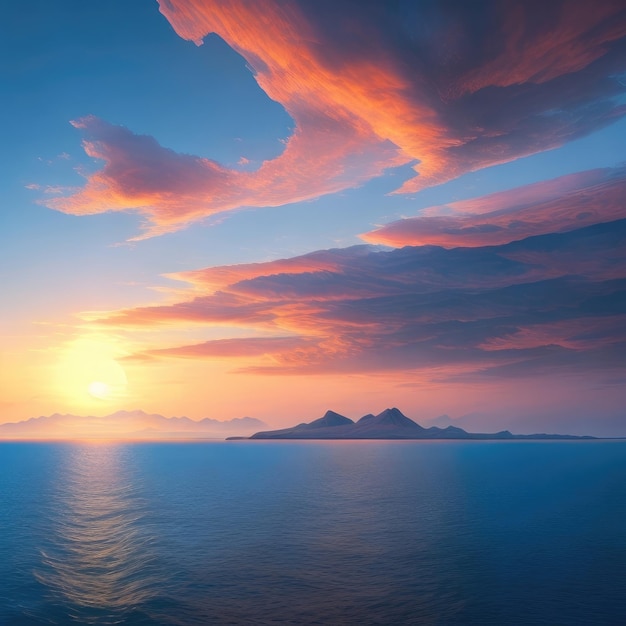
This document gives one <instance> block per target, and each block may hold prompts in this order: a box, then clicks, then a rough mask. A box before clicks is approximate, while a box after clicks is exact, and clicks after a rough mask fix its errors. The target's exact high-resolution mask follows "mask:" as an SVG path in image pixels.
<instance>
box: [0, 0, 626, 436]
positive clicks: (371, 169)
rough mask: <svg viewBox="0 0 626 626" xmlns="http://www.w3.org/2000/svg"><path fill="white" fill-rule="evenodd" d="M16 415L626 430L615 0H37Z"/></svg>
mask: <svg viewBox="0 0 626 626" xmlns="http://www.w3.org/2000/svg"><path fill="white" fill-rule="evenodd" d="M2 8H3V11H2V12H3V21H2V24H1V25H0V47H1V48H2V54H1V55H0V67H1V72H2V81H1V82H0V89H1V90H2V93H1V94H0V96H1V100H2V103H3V106H2V116H1V118H0V151H1V156H0V158H1V162H2V185H1V186H0V206H1V211H0V219H1V220H2V221H1V223H0V272H1V273H2V288H3V297H2V303H3V305H2V317H1V320H2V326H1V328H0V334H1V343H0V345H1V348H0V349H1V361H0V367H1V369H0V422H9V421H18V420H23V419H27V418H29V417H33V416H37V415H49V414H52V413H55V412H59V413H74V414H78V415H87V414H91V415H105V414H108V413H112V412H114V411H116V410H120V409H143V410H145V411H148V412H154V413H160V414H163V415H167V416H169V415H187V416H189V417H191V418H194V419H199V418H203V417H211V418H216V419H221V420H226V419H231V418H234V417H241V416H244V415H249V416H252V417H256V418H259V419H262V420H264V421H265V422H267V423H268V424H269V425H270V426H276V427H280V426H286V425H290V424H293V423H298V422H301V421H310V420H311V419H314V418H316V417H319V416H320V415H322V414H323V412H324V411H325V410H326V409H327V408H332V409H334V410H335V411H338V412H340V413H343V414H345V415H348V416H349V417H352V418H358V417H360V416H361V415H363V414H365V413H369V412H374V413H377V412H379V411H381V410H382V409H384V408H385V407H388V406H398V407H399V408H401V409H402V410H403V412H404V413H405V414H407V415H409V416H410V417H412V418H413V419H415V420H417V421H418V422H421V423H427V422H428V421H429V420H432V419H434V418H436V417H438V416H440V415H442V414H447V415H449V416H450V417H451V418H452V419H455V420H456V419H458V420H459V421H458V424H459V425H462V426H464V427H466V428H469V429H473V430H501V429H503V428H509V429H511V430H513V431H514V432H520V433H523V432H536V431H538V430H539V431H552V432H569V433H573V434H596V435H611V436H614V435H619V436H626V414H625V410H624V406H626V241H625V239H626V200H625V199H626V8H625V7H624V2H623V0H615V1H611V0H598V1H597V2H593V3H591V2H588V1H587V0H568V1H565V0H551V1H550V2H545V1H544V0H542V1H541V2H539V1H535V0H492V1H486V0H481V1H477V2H465V1H462V0H441V1H437V0H421V1H415V0H394V1H383V0H376V1H374V0H349V1H348V0H342V1H339V0H333V1H332V2H331V1H326V0H294V1H293V2H280V1H278V0H259V1H258V2H254V3H251V2H244V1H242V0H230V1H229V0H161V1H160V2H156V1H153V0H136V1H133V2H127V1H125V0H109V1H108V2H105V3H104V2H103V3H93V2H84V1H83V0H59V1H58V2H54V3H51V2H48V1H46V0H22V1H21V2H19V3H17V2H3V3H2Z"/></svg>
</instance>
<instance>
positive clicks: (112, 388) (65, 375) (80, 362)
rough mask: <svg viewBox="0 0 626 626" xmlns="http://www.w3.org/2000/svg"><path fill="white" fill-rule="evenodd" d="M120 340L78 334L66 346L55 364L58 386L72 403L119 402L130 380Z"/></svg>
mask: <svg viewBox="0 0 626 626" xmlns="http://www.w3.org/2000/svg"><path fill="white" fill-rule="evenodd" d="M120 355H122V356H123V353H122V352H121V350H120V348H119V346H118V345H117V343H116V342H115V341H114V340H112V339H110V338H107V337H106V336H102V335H88V336H83V337H78V338H76V339H74V340H72V341H70V342H68V343H67V344H65V346H64V347H63V349H62V350H61V351H60V354H59V359H58V362H57V365H56V367H55V375H56V385H57V387H58V389H60V390H62V392H63V394H64V396H65V397H67V398H68V400H70V401H72V402H85V401H87V399H89V402H90V404H93V403H94V402H116V401H119V400H121V399H122V398H124V397H125V394H126V388H127V384H128V380H127V378H126V372H125V371H124V368H123V367H122V365H121V364H120V362H119V360H118V357H119V356H120Z"/></svg>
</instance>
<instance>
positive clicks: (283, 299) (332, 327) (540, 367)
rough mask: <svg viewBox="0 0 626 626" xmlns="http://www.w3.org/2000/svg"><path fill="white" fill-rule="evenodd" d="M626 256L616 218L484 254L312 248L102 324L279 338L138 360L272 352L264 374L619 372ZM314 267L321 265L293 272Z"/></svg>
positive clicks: (625, 353)
mask: <svg viewBox="0 0 626 626" xmlns="http://www.w3.org/2000/svg"><path fill="white" fill-rule="evenodd" d="M624 250H626V220H618V221H614V222H610V223H601V224H596V225H593V226H588V227H585V228H580V229H577V230H573V231H570V232H566V233H553V234H549V235H542V236H537V237H530V238H527V239H524V240H522V241H517V242H513V243H509V244H507V245H502V246H490V247H483V248H454V249H450V250H447V249H444V248H439V247H435V246H424V247H405V248H402V249H397V250H391V251H386V250H378V249H374V248H369V249H368V248H366V247H364V246H357V247H354V248H348V249H344V250H341V251H332V250H331V251H320V252H317V253H315V254H313V255H306V256H305V257H298V258H296V259H291V260H290V262H289V263H286V262H285V263H277V262H270V263H267V264H263V263H259V264H255V265H254V266H250V265H248V266H245V267H244V269H243V270H242V271H241V272H237V270H236V267H230V268H226V269H225V271H224V272H223V273H222V274H221V275H220V272H219V271H218V269H217V268H213V269H211V270H206V272H207V273H208V278H209V280H208V283H207V284H208V285H210V286H214V283H213V279H214V277H215V276H221V278H222V279H223V278H224V277H225V276H227V275H230V276H232V277H235V279H234V282H233V283H232V284H226V283H225V282H223V281H222V282H221V283H219V284H220V288H219V289H218V290H217V291H213V292H212V293H208V294H207V295H205V296H201V297H197V298H195V299H193V300H190V301H188V302H181V303H178V304H174V305H169V306H161V307H143V308H136V309H128V310H124V311H118V312H116V313H113V314H111V315H109V316H108V317H106V318H105V319H102V320H101V323H103V324H109V325H111V324H112V325H121V326H127V327H144V326H150V325H154V324H182V325H186V324H189V323H190V322H194V323H199V324H208V325H214V324H216V323H223V324H228V325H233V324H235V325H239V326H243V327H249V328H256V329H257V330H259V331H264V332H267V331H268V330H271V331H272V332H274V333H276V334H279V333H282V334H283V335H286V334H288V335H289V337H284V336H283V337H282V338H273V339H259V338H258V337H253V338H250V339H246V338H240V339H234V340H221V341H217V342H215V341H214V342H206V343H204V344H198V345H196V346H183V347H179V348H168V349H165V350H163V349H162V350H154V351H150V352H149V353H148V354H151V355H158V356H160V357H166V356H187V357H219V356H231V357H235V356H244V357H246V358H248V357H250V356H254V355H255V354H259V355H260V354H270V353H271V356H272V362H271V363H267V362H265V363H261V362H259V363H257V364H253V365H250V364H249V363H248V364H247V369H246V371H255V372H263V373H280V374H284V373H328V372H384V371H394V370H403V371H407V370H421V371H423V372H425V375H426V376H430V377H431V378H432V379H433V380H434V379H437V380H439V381H443V380H448V379H449V380H465V379H469V378H472V377H473V378H472V379H491V378H493V377H495V376H500V377H503V378H506V377H510V378H514V377H519V376H535V375H540V374H541V375H543V374H547V373H549V372H552V373H554V374H556V373H559V372H560V373H563V372H568V371H570V372H584V371H587V370H589V371H599V372H601V371H606V372H616V371H618V370H619V369H620V368H623V367H624V366H626V350H623V349H622V348H623V344H624V342H626V331H625V330H624V329H625V328H626V254H625V253H624ZM315 263H317V264H318V265H319V266H320V269H316V270H313V269H312V270H311V271H307V272H303V271H302V269H303V268H304V267H311V266H312V265H314V264H315ZM289 266H291V267H293V268H294V272H293V273H290V272H289V270H288V267H289ZM277 267H281V268H282V269H283V270H284V271H282V272H280V273H275V272H276V268H277ZM253 269H254V271H253ZM211 274H213V276H211ZM239 276H244V277H245V278H243V280H238V281H237V279H236V277H239ZM190 278H191V279H192V280H194V281H195V282H194V285H195V286H196V288H200V287H201V285H202V281H203V279H204V278H205V277H204V275H203V273H202V270H201V271H199V272H194V273H192V274H190ZM283 342H284V345H283ZM248 361H249V359H248Z"/></svg>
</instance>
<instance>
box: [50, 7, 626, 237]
mask: <svg viewBox="0 0 626 626" xmlns="http://www.w3.org/2000/svg"><path fill="white" fill-rule="evenodd" d="M160 4H161V11H162V13H163V14H164V15H165V16H166V18H167V19H168V20H169V21H170V23H171V24H172V26H173V27H174V29H175V30H176V32H177V33H178V34H179V35H180V36H181V37H183V38H185V39H189V40H192V41H195V42H197V43H200V42H201V40H202V39H203V38H204V37H205V36H206V35H208V34H209V33H216V34H218V35H219V36H220V37H222V38H223V39H224V40H225V41H226V42H227V43H228V44H229V45H230V46H232V47H233V48H234V49H235V50H237V51H238V52H239V53H240V54H241V55H242V56H243V57H244V58H245V59H246V61H247V62H248V64H249V65H250V67H251V68H252V70H253V71H254V72H255V77H256V79H257V81H258V83H259V85H260V86H261V87H262V88H263V89H264V90H265V92H266V93H267V94H268V96H269V97H270V98H272V99H273V100H276V101H277V102H280V103H281V104H282V105H283V106H284V107H285V109H286V110H287V111H288V113H289V114H290V115H291V116H292V118H293V120H294V122H295V130H294V133H293V135H292V136H291V137H290V138H289V140H288V141H287V142H286V145H285V150H284V152H283V153H282V154H281V155H280V156H279V157H277V158H275V159H273V160H269V161H266V162H264V163H263V164H262V165H261V167H260V168H259V169H258V170H256V171H254V172H246V171H241V170H235V169H229V168H226V167H223V166H221V165H219V164H218V163H216V162H215V161H212V160H210V159H206V158H200V157H195V156H190V155H181V154H176V153H175V152H173V151H171V150H168V149H167V148H164V147H162V146H160V145H159V144H158V143H157V141H156V140H155V139H153V138H151V137H146V136H138V135H134V134H133V133H132V132H131V131H130V130H127V129H125V128H122V127H117V126H112V125H110V124H108V123H106V122H104V121H102V120H98V119H96V118H94V117H86V118H83V119H82V120H78V121H76V122H75V125H76V126H77V127H78V128H79V129H80V130H81V131H82V132H83V133H84V135H85V144H84V145H85V149H86V151H87V153H88V154H90V155H91V156H93V157H95V158H98V159H101V160H103V161H104V162H105V166H104V168H103V169H102V170H101V171H99V172H96V173H95V174H91V175H89V176H88V180H87V183H86V185H85V187H84V188H83V189H82V190H80V191H78V192H77V193H75V194H73V195H71V196H67V197H65V198H59V199H56V200H53V201H51V202H49V203H48V204H49V205H50V206H51V207H53V208H55V209H58V210H60V211H65V212H68V213H72V214H78V215H82V214H89V213H96V212H104V211H119V210H127V209H134V210H137V211H140V212H141V213H143V214H144V215H145V216H146V218H147V220H148V223H149V230H148V234H157V233H159V232H164V231H169V230H174V229H176V228H180V227H182V226H183V225H185V224H187V223H189V222H190V221H193V220H198V219H201V218H203V217H205V216H208V215H212V214H214V213H216V212H220V211H226V210H229V209H232V208H237V207H242V206H272V205H281V204H286V203H290V202H295V201H299V200H304V199H309V198H314V197H317V196H320V195H322V194H327V193H332V192H336V191H339V190H341V189H345V188H348V187H353V186H356V185H359V184H361V183H363V182H364V181H366V180H368V179H370V178H372V177H374V176H378V175H380V174H381V173H383V172H384V171H385V170H386V169H387V168H390V167H394V166H398V165H402V164H407V163H415V162H416V161H418V162H419V163H418V164H417V165H416V166H415V168H416V171H417V172H418V174H419V175H418V176H416V177H414V178H412V179H410V180H408V181H407V182H406V183H405V184H404V185H403V186H402V187H401V189H400V190H399V191H401V192H413V191H416V190H418V189H420V188H423V187H425V186H428V185H434V184H438V183H441V182H444V181H446V180H450V179H451V178H454V177H456V176H459V175H460V174H462V173H464V172H467V171H471V170H476V169H479V168H482V167H486V166H489V165H493V164H496V163H502V162H506V161H510V160H513V159H516V158H518V157H520V156H523V155H527V154H531V153H534V152H537V151H542V150H546V149H550V148H554V147H556V146H559V145H562V144H564V143H565V142H567V141H570V140H572V139H575V138H578V137H581V136H583V135H585V134H588V133H590V132H592V131H594V130H597V129H598V128H601V127H603V126H606V125H607V124H609V123H611V122H613V121H614V120H616V119H617V118H619V117H621V116H623V115H624V113H626V107H624V106H623V105H621V104H620V103H619V100H618V96H620V94H623V93H624V91H625V88H624V85H623V84H622V83H621V82H620V81H619V80H618V78H619V75H620V73H623V72H624V71H626V42H625V38H626V11H625V10H624V7H623V3H622V2H620V1H618V0H617V1H613V0H600V1H598V2H594V3H589V2H586V1H584V0H569V1H566V0H561V1H559V0H554V1H553V2H550V3H548V4H546V3H543V4H541V5H538V4H536V3H533V2H526V1H522V0H519V1H512V2H507V3H502V2H496V1H487V0H485V1H482V2H477V3H476V2H472V3H467V2H464V1H460V0H448V1H446V2H440V3H426V4H424V3H416V2H412V1H409V0H407V1H404V2H399V3H396V4H394V10H390V9H389V6H388V5H386V4H383V3H360V2H359V3H357V2H349V1H343V2H335V3H319V2H308V1H305V0H300V1H299V2H291V3H287V4H285V3H282V2H278V1H274V0H263V1H260V2H245V3H242V2H234V1H232V0H212V1H205V0H168V1H167V2H165V1H163V2H161V3H160ZM486 42H488V43H486Z"/></svg>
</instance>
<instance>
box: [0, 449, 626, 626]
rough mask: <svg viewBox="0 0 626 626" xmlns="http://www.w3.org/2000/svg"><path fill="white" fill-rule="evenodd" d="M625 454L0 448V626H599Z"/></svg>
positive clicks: (616, 535)
mask: <svg viewBox="0 0 626 626" xmlns="http://www.w3.org/2000/svg"><path fill="white" fill-rule="evenodd" d="M625 452H626V442H620V441H605V442H602V441H588V442H581V441H575V442H380V441H378V442H373V441H371V442H358V443H357V442H223V443H189V444H184V443H175V444H174V443H171V444H170V443H158V444H157V443H150V444H98V445H96V444H87V443H85V444H81V443H76V444H48V443H37V444H35V443H4V444H1V445H0V500H1V501H2V503H3V506H2V508H1V509H0V515H1V518H0V522H1V523H2V528H3V532H2V535H1V539H0V579H1V580H2V581H3V589H2V591H1V592H0V623H2V624H16V625H18V624H66V623H81V624H119V623H121V624H222V623H225V624H226V623H253V624H271V623H307V624H309V623H310V624H329V623H333V624H344V623H345V624H408V623H420V624H422V623H424V624H467V623H480V624H591V623H593V624H617V623H619V622H620V620H621V619H622V616H623V615H624V611H626V600H625V599H624V598H625V596H624V593H623V591H624V589H623V582H624V580H626V527H625V526H624V523H623V521H624V519H626V486H625V485H626V482H625V480H624V479H625V478H626V454H625Z"/></svg>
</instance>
